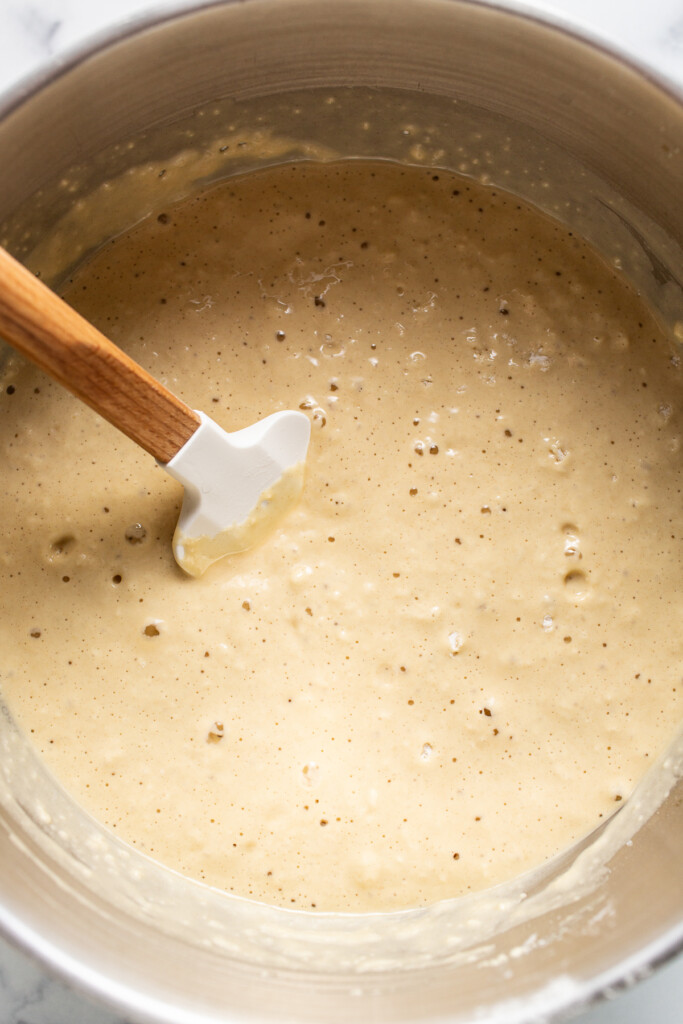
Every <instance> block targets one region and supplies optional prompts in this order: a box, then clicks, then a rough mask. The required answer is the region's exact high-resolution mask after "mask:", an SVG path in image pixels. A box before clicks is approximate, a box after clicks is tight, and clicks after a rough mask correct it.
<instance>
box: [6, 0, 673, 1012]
mask: <svg viewBox="0 0 683 1024" xmlns="http://www.w3.org/2000/svg"><path fill="white" fill-rule="evenodd" d="M0 146H1V147H2V152H3V154H4V155H5V159H4V160H3V161H2V162H1V164H0V238H1V240H2V242H3V243H4V244H5V245H6V246H7V247H8V248H9V249H10V250H11V251H12V252H14V254H15V255H17V256H18V257H20V258H21V259H23V260H24V261H26V262H27V263H28V265H29V266H31V267H32V268H33V269H34V270H35V271H36V272H37V273H40V274H41V275H42V276H43V278H44V279H46V280H48V281H50V282H51V283H58V282H59V280H60V279H61V278H63V276H64V275H65V274H67V273H68V272H69V269H70V268H72V267H73V266H74V265H75V264H76V263H78V262H79V261H80V260H82V259H83V258H84V257H85V256H87V254H88V252H90V251H92V250H94V249H96V248H97V247H98V246H99V245H100V244H101V243H102V242H103V241H104V240H105V239H106V238H108V237H111V236H112V235H114V234H116V233H118V232H120V231H121V230H123V229H124V228H126V227H128V226H129V225H131V224H133V223H135V222H136V221H137V220H139V219H140V218H142V217H143V216H145V215H146V214H148V213H149V212H151V211H154V210H155V209H158V208H160V207H162V206H164V205H166V204H168V203H169V202H170V201H172V200H173V199H176V198H180V197H181V196H183V195H186V194H188V193H189V192H191V191H192V190H194V189H196V188H197V187H200V186H202V185H205V184H208V183H210V182H212V181H214V180H218V179H220V178H222V177H224V176H226V175H229V174H234V173H237V172H243V171H246V170H249V169H252V168H258V167H261V166H264V165H265V164H267V163H277V162H281V161H284V160H299V159H332V158H339V157H363V156H369V157H375V158H382V159H392V160H403V161H408V162H411V163H414V164H421V165H427V166H440V167H448V168H452V169H454V170H456V171H460V172H462V173H463V174H466V175H470V176H472V177H474V178H476V179H478V180H481V181H483V182H491V183H495V184H496V185H497V186H500V187H504V188H507V189H509V190H510V191H512V192H515V193H517V194H519V195H520V196H523V197H524V198H526V199H529V200H530V201H532V202H533V203H535V204H536V205H537V206H539V207H540V208H541V209H543V210H545V211H546V212H548V213H549V214H550V215H551V216H554V217H556V218H559V219H560V220H562V221H563V222H565V223H567V224H569V225H570V226H571V227H572V228H573V229H574V230H576V231H578V232H580V233H581V234H583V235H584V236H585V237H586V238H587V239H588V240H589V241H591V242H592V243H593V244H594V245H595V246H596V247H597V248H598V249H599V250H600V252H601V253H602V255H603V257H604V259H605V260H607V261H608V262H610V263H612V264H613V265H615V266H617V267H619V268H621V269H622V270H623V272H624V273H625V274H626V275H627V276H628V277H630V279H631V280H632V281H633V283H634V285H635V286H636V287H637V288H638V289H639V290H640V291H641V293H642V294H643V295H644V296H645V297H646V298H647V300H648V301H649V302H650V304H651V305H652V307H653V308H654V309H655V310H656V311H657V315H658V316H659V318H660V319H661V320H662V322H663V323H664V324H665V325H666V326H667V328H668V329H669V331H670V334H671V337H672V346H674V349H675V348H676V346H678V348H679V349H680V344H681V342H682V341H683V325H681V323H680V322H677V320H676V317H677V315H679V316H680V310H681V287H680V280H679V277H680V273H681V268H682V267H683V259H682V258H681V256H682V254H681V244H682V243H683V206H682V204H681V203H680V182H681V170H682V164H683V156H682V153H683V102H682V97H681V94H680V91H677V89H676V87H675V86H674V85H673V84H671V83H667V82H665V81H661V80H658V79H657V78H656V76H654V75H653V73H652V72H651V71H649V70H647V69H644V68H641V67H639V66H637V65H636V64H634V63H633V62H631V61H630V60H628V59H626V58H624V57H623V56H622V55H617V54H614V53H610V52H605V50H604V49H602V48H600V47H599V46H597V45H595V44H594V43H591V42H590V41H589V40H587V39H585V38H583V37H582V36H581V35H580V34H574V33H572V32H570V31H568V30H567V29H566V27H564V28H560V27H558V26H555V25H553V24H550V23H545V22H543V21H541V20H538V19H537V18H535V17H532V16H530V15H529V14H528V13H525V12H524V11H523V10H521V9H518V8H515V7H514V6H512V5H511V4H498V5H496V4H485V3H473V2H466V0H340V2H338V3H331V2H325V0H246V2H242V3H217V4H208V5H205V6H201V7H196V6H194V7H191V8H188V9H182V8H178V9H177V10H175V11H174V12H173V13H170V14H168V15H166V16H164V17H162V18H159V19H157V20H153V19H152V20H148V21H146V22H144V23H138V24H136V25H135V26H134V27H133V28H130V27H129V28H128V29H126V30H125V31H122V32H120V33H119V34H114V35H111V36H109V37H107V38H106V39H101V40H99V41H98V43H97V45H96V46H94V47H92V48H90V49H88V50H87V51H86V52H81V53H80V54H78V55H77V56H76V57H74V58H73V59H71V60H70V61H69V62H67V63H66V64H65V65H64V64H63V65H62V66H60V67H59V68H57V69H54V68H53V69H52V70H50V71H49V72H48V73H47V74H45V75H43V76H42V77H40V78H39V79H37V80H34V81H33V82H32V83H30V85H29V86H27V87H25V88H24V89H22V90H20V91H19V92H18V93H17V94H16V95H15V96H14V97H10V98H9V99H6V100H5V102H4V106H3V108H2V111H0ZM672 357H674V358H677V354H676V352H675V351H672ZM0 359H2V356H1V355H0ZM643 543H646V540H643ZM8 557H11V553H8ZM1 680H2V665H1V664H0V686H1ZM37 682H38V681H37ZM0 712H2V714H1V715H0V725H1V727H2V728H1V735H0V744H1V747H2V757H1V760H0V857H1V858H2V865H3V868H2V872H0V926H1V927H2V929H3V932H4V933H5V934H6V935H7V936H8V937H10V938H11V939H12V940H13V941H15V942H16V943H18V944H20V945H21V946H22V947H24V948H25V949H26V950H28V951H30V952H31V954H32V955H34V956H35V957H36V958H38V959H40V960H41V961H42V962H43V963H44V964H45V965H47V966H48V967H49V968H51V969H53V970H55V971H57V972H58V973H59V974H61V975H62V976H65V977H67V978H69V979H71V980H72V981H73V982H74V983H76V984H77V985H78V986H79V987H82V988H83V989H85V990H87V991H90V992H91V993H94V994H95V995H96V996H97V997H98V998H99V999H100V1000H102V1001H104V1002H107V1003H110V1004H112V1005H115V1006H116V1007H118V1008H119V1009H120V1010H121V1011H122V1012H125V1013H126V1014H127V1015H128V1016H129V1017H130V1019H131V1020H133V1021H158V1022H161V1021H163V1022H165V1024H180V1022H184V1024H185V1022H187V1024H189V1022H195V1024H200V1022H201V1024H209V1022H218V1021H222V1022H229V1021H246V1020H254V1019H255V1020H262V1021H281V1020H282V1021H284V1020H296V1021H302V1022H303V1021H316V1022H327V1021H330V1022H332V1021H340V1022H341V1021H347V1020H349V1019H361V1020H368V1019H372V1020H375V1021H437V1020H439V1021H446V1020H447V1021H451V1022H458V1021H472V1020H485V1021H489V1022H493V1021H496V1022H506V1024H511V1022H515V1021H520V1022H521V1021H531V1020H548V1019H551V1018H553V1016H555V1015H562V1014H563V1013H566V1012H568V1011H570V1010H573V1011H577V1010H578V1009H580V1008H582V1007H583V1006H585V1005H586V1004H588V1003H589V1002H590V1001H591V1000H592V999H594V998H595V997H596V996H597V995H599V994H600V993H601V992H605V991H607V990H612V989H613V988H615V987H618V986H620V985H625V984H628V983H630V982H632V981H633V980H635V979H636V978H638V977H640V976H643V975H644V974H647V973H648V972H649V971H650V970H651V969H652V968H653V967H654V966H655V965H656V964H657V963H658V962H660V961H662V960H664V959H666V958H667V957H670V956H672V955H673V954H674V953H675V952H676V951H677V950H678V949H679V948H680V947H681V944H683V857H681V838H682V837H683V805H682V797H683V786H682V785H681V783H680V782H679V781H677V780H678V779H679V778H680V775H681V766H682V765H683V747H682V744H681V742H680V739H679V740H678V741H676V742H674V743H673V744H672V746H671V748H670V749H669V751H668V752H667V753H666V755H665V757H664V758H663V759H662V760H661V761H660V763H659V764H658V765H657V766H655V768H654V769H653V770H652V771H651V773H650V775H649V776H648V777H647V778H646V779H645V780H644V781H643V783H641V785H640V786H639V787H638V789H637V790H636V792H635V793H634V794H633V796H632V797H631V798H630V799H629V800H628V801H626V802H625V803H624V805H623V806H622V807H621V809H620V810H619V812H618V813H616V814H615V815H614V816H613V817H612V818H611V819H610V820H609V821H608V822H607V823H606V824H605V825H603V826H602V827H601V828H600V829H599V830H598V831H597V832H595V833H592V834H591V835H590V836H587V837H584V839H583V840H582V841H581V842H579V843H578V844H577V845H576V846H575V847H574V848H573V849H571V850H569V851H567V852H565V853H564V854H562V855H560V856H558V857H557V858H555V859H554V860H553V861H551V862H549V863H547V864H545V865H543V866H542V867H541V868H540V869H538V870H537V871H534V872H531V873H530V874H528V875H525V876H523V877H521V878H518V879H515V880H514V881H512V882H509V883H506V884H504V885H501V886H498V887H496V888H495V889H493V890H490V891H488V892H486V893H482V894H479V895H475V896H471V897H467V898H463V899H460V900H453V901H446V902H443V903H440V904H437V905H435V906H433V907H429V908H424V909H420V910H413V911H405V912H400V913H392V914H385V915H353V914H347V915H337V916H333V915H325V914H307V913H301V912H295V911H289V910H282V909H276V908H273V907H267V906H265V905H260V904H256V903H251V902H250V901H247V900H241V899H238V898H235V897H230V896H228V895H226V894H223V893H220V892H217V891H215V890H212V889H209V888H208V887H206V886H203V885H200V884H199V883H195V882H193V881H191V880H189V879H187V878H183V877H180V876H179V875H177V874H175V873H174V872H172V871H170V870H167V869H165V868H163V867H162V866H160V865H158V864H156V863H154V862H153V861H151V860H149V859H148V858H146V857H145V856H144V855H143V854H141V853H139V852H137V851H136V850H134V849H132V848H129V847H128V846H126V845H125V844H123V843H121V842H120V841H119V840H118V839H117V838H116V837H115V836H114V835H112V834H111V833H109V832H108V831H107V830H105V829H104V828H103V827H101V826H100V825H99V824H98V823H97V822H95V821H93V820H92V819H90V818H89V817H88V816H87V815H86V814H85V813H84V812H82V811H81V810H80V809H79V807H78V806H77V805H76V804H75V803H74V802H73V801H72V800H71V798H70V797H69V795H68V794H67V793H65V792H64V791H63V790H62V789H61V788H60V787H59V786H58V785H57V783H56V782H55V781H54V780H53V779H52V778H51V777H50V775H49V774H48V773H47V772H46V770H45V769H44V768H43V766H42V765H41V763H40V761H39V759H38V758H37V756H36V755H35V753H34V752H33V751H32V749H31V747H30V745H29V744H28V743H27V741H26V740H25V738H24V737H23V736H22V734H21V732H20V730H19V729H18V728H17V726H16V725H15V723H14V721H13V719H12V716H11V713H10V711H9V710H8V709H7V708H6V707H5V706H4V705H2V704H1V703H0ZM283 842H286V837H283Z"/></svg>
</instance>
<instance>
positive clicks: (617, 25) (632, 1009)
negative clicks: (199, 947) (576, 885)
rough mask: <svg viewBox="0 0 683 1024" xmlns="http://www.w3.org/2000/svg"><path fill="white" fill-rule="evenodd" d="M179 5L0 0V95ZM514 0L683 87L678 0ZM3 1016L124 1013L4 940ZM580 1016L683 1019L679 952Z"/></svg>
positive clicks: (626, 1020) (26, 1022) (584, 1021)
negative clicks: (118, 28)
mask: <svg viewBox="0 0 683 1024" xmlns="http://www.w3.org/2000/svg"><path fill="white" fill-rule="evenodd" d="M191 2H192V0H188V6H189V5H190V3H191ZM175 6H177V5H176V4H175V3H172V4H170V3H164V2H161V0H160V2H157V3H150V2H148V0H0V93H2V92H4V91H5V90H7V89H11V88H12V87H13V86H15V85H16V84H17V83H18V82H20V81H21V79H22V78H24V77H25V76H27V75H30V74H32V73H34V72H35V71H37V70H38V69H39V68H40V67H41V66H44V64H45V63H46V61H59V60H60V58H61V57H62V55H63V54H65V53H67V52H68V51H69V50H70V49H72V48H73V47H75V46H79V45H80V44H82V43H83V42H84V41H86V40H87V39H88V38H89V37H91V36H92V35H93V34H95V33H98V32H100V31H102V30H103V29H106V28H107V27H109V26H111V25H113V24H115V23H117V22H118V23H120V22H122V21H126V20H129V19H136V18H138V17H140V16H142V15H146V14H149V13H152V12H154V11H159V10H168V9H169V8H171V7H175ZM517 6H519V7H523V8H524V7H526V8H528V9H532V10H533V9H537V10H541V11H544V12H547V13H550V14H551V15H552V16H553V17H556V18H558V19H560V20H570V21H578V22H579V24H581V25H583V26H584V27H585V29H586V30H587V31H588V32H589V33H590V34H591V35H593V36H594V37H596V38H597V39H599V40H606V41H608V42H610V43H611V44H612V45H614V46H616V47H617V48H619V49H622V50H624V51H626V52H629V53H631V54H633V55H635V56H636V57H637V59H638V60H640V61H641V62H643V63H645V64H647V65H648V66H649V67H650V68H651V69H652V70H653V71H654V72H655V73H657V74H663V75H666V76H667V77H668V78H670V79H673V80H675V81H677V82H678V83H679V85H680V86H681V87H683V0H650V2H648V0H527V2H526V3H519V4H518V5H517ZM0 1024H128V1021H127V1020H126V1018H125V1017H122V1016H121V1015H120V1014H118V1013H116V1012H114V1011H112V1010H111V1009H108V1008H106V1007H104V1006H101V1005H97V1004H95V1003H93V1002H92V1001H91V1000H90V999H89V998H87V997H86V996H84V995H83V994H82V993H80V992H76V991H74V990H72V989H71V988H70V987H69V986H68V985H66V984H64V983H63V982H61V981H59V980H57V979H54V978H52V977H50V976H49V975H48V974H46V972H45V971H44V970H43V969H41V967H40V966H39V965H37V964H36V963H34V962H33V961H32V960H31V959H30V958H29V957H28V956H26V955H25V954H24V953H22V952H20V951H19V950H17V949H15V948H13V947H12V946H10V945H9V944H8V943H7V942H5V941H4V940H3V939H1V938H0ZM577 1024H683V957H679V958H678V959H677V960H676V961H674V962H673V963H670V964H668V965H667V966H666V967H664V968H662V969H660V971H658V972H657V973H656V974H655V976H654V977H652V978H650V979H648V980H647V981H645V982H642V983H641V984H640V985H638V986H637V987H636V988H635V989H634V990H632V991H630V992H627V993H625V994H622V995H620V996H619V997H617V998H616V999H615V1000H614V1001H611V1002H609V1003H603V1004H601V1005H599V1006H597V1007H595V1008H594V1009H592V1010H591V1011H589V1012H588V1013H587V1014H584V1015H582V1017H581V1018H580V1021H579V1022H577Z"/></svg>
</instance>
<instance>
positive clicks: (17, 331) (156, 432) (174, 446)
mask: <svg viewBox="0 0 683 1024" xmlns="http://www.w3.org/2000/svg"><path fill="white" fill-rule="evenodd" d="M0 336H2V337H3V338H4V339H5V340H6V341H7V342H9V344H10V345H12V347H13V348H16V349H18V350H19V351H20V352H22V353H23V354H24V355H25V356H27V357H28V358H29V359H31V360H32V361H33V362H34V363H36V364H37V365H38V366H39V367H40V368H41V369H42V370H45V372H46V373H48V374H49V375H50V376H51V377H53V378H54V379H55V380H56V381H59V383H60V384H63V385H64V387H65V388H68V389H69V391H71V392H73V394H74V395H76V396H77V397H78V398H80V399H81V400H82V401H83V402H85V403H86V404H87V405H89V406H90V407H91V408H92V409H94V410H95V411H96V412H98V413H99V414H100V415H101V416H104V418H105V419H107V420H109V422H110V423H113V424H114V426H115V427H118V428H119V430H121V431H123V433H124V434H127V435H128V437H130V438H132V440H133V441H136V442H137V443H138V444H139V445H141V446H142V447H143V448H144V449H145V450H146V451H148V452H149V453H150V455H153V456H154V458H155V459H158V460H159V461H160V462H169V461H170V459H172V458H173V456H174V455H175V454H176V453H177V452H178V451H180V449H181V448H182V447H183V445H184V444H185V442H186V441H188V440H189V439H190V438H191V437H192V435H193V434H194V432H195V430H196V429H197V427H198V426H199V423H200V420H199V417H198V415H197V413H195V412H194V411H193V410H192V409H190V407H189V406H187V405H185V403H184V402H181V401H180V399H179V398H176V396H175V395H174V394H172V392H170V391H168V390H167V389H166V388H165V387H164V386H163V385H162V384H160V383H159V381H157V380H155V379H154V377H152V376H151V374H149V373H147V371H146V370H143V368H142V367H141V366H138V364H137V363H136V362H135V361H134V360H132V359H131V358H130V357H129V356H127V355H126V353H125V352H123V351H122V350H121V349H120V348H118V347H117V346H116V345H114V343H113V342H111V341H109V340H108V338H105V336H104V335H103V334H101V333H100V332H99V331H98V330H97V329H96V328H95V327H93V326H92V324H90V323H88V321H87V320H84V319H83V317H82V316H80V314H79V313H77V312H76V311H75V310H73V309H72V308H71V307H70V306H68V305H67V304H66V302H63V301H62V299H60V298H59V297H58V296H57V295H55V294H54V292H52V291H50V289H49V288H47V287H46V286H45V285H44V284H43V283H42V282H41V281H39V280H38V279H37V278H36V277H34V275H33V274H32V273H31V272H30V271H28V270H26V268H25V267H23V266H22V265H21V264H20V263H18V262H17V261H16V260H15V259H14V258H13V257H12V256H10V255H9V253H8V252H6V251H5V250H4V249H2V248H0Z"/></svg>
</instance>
